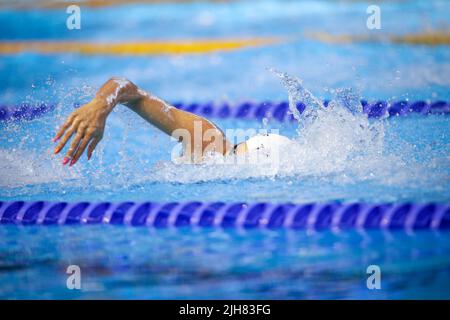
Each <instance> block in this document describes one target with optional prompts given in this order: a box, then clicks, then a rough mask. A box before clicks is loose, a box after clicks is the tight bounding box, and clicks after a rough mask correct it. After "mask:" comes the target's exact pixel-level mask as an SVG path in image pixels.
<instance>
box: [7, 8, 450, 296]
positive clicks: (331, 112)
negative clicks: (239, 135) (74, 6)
mask: <svg viewBox="0 0 450 320" xmlns="http://www.w3.org/2000/svg"><path fill="white" fill-rule="evenodd" d="M367 6H368V3H365V2H356V3H353V2H352V3H341V2H334V1H301V2H297V1H261V2H258V3H254V2H251V1H238V2H232V3H209V2H193V3H183V4H152V5H148V4H133V5H121V6H110V7H103V8H82V29H81V30H72V31H69V30H67V29H66V28H65V20H66V18H67V15H66V14H64V10H60V9H33V10H17V9H11V8H2V10H1V11H0V22H1V23H0V28H1V32H0V35H1V42H2V43H4V42H7V41H10V40H22V41H31V40H33V41H38V42H39V41H41V42H42V41H44V40H45V41H57V40H64V41H72V42H73V41H87V40H89V41H94V42H95V41H99V42H100V41H104V42H117V43H125V42H128V41H130V40H134V41H143V40H147V39H152V40H155V39H157V40H161V41H166V40H171V41H175V42H177V41H179V42H182V41H187V40H189V41H193V42H195V41H198V40H200V39H224V38H227V39H240V38H246V39H247V38H249V39H251V38H255V37H258V38H271V39H272V38H275V39H277V41H275V42H274V43H270V44H266V45H257V46H249V47H244V48H239V49H236V50H231V51H226V52H223V51H220V50H219V51H215V52H209V53H200V54H193V55H192V54H175V55H173V54H169V55H168V54H156V55H144V56H141V55H129V54H126V55H104V54H95V52H94V53H91V54H77V53H73V52H58V53H54V54H42V53H38V52H29V51H25V52H18V53H14V54H11V53H4V52H3V53H2V59H1V61H0V76H1V79H2V85H1V90H0V103H1V104H2V105H4V106H6V107H8V108H10V109H11V110H12V109H14V108H17V106H20V105H22V104H27V105H28V106H32V107H33V106H39V105H41V104H42V103H45V104H47V105H53V106H54V108H50V110H49V111H48V112H43V113H42V114H40V115H39V116H38V117H35V118H34V119H32V120H16V119H14V118H9V119H8V120H4V121H0V127H1V130H2V135H1V137H0V172H1V177H0V201H2V202H4V201H40V200H43V201H54V202H60V201H64V202H78V201H90V202H94V203H97V202H98V203H99V202H113V203H117V202H120V201H133V202H145V201H151V202H158V203H163V204H164V203H171V202H182V203H184V202H190V201H200V202H205V203H206V202H217V201H221V202H224V203H234V202H247V203H250V204H253V203H261V202H264V203H273V204H283V203H295V204H303V203H331V204H339V203H354V202H362V203H373V204H383V203H393V204H396V205H397V204H402V203H419V204H422V203H441V204H446V203H449V202H450V201H449V200H450V193H449V190H450V188H449V187H450V179H449V175H450V159H449V141H450V136H449V132H450V131H449V130H448V129H449V127H450V125H449V124H450V120H449V117H448V115H445V114H428V115H423V114H419V113H416V112H411V113H408V115H406V116H393V117H387V118H385V117H382V118H373V119H368V118H367V116H366V115H364V114H363V113H362V112H351V109H352V108H350V109H349V108H345V107H343V106H342V105H341V106H337V107H335V108H324V109H323V110H321V111H320V114H319V116H318V118H317V119H318V120H316V121H315V122H313V123H312V124H311V125H308V126H306V127H305V126H304V125H303V123H302V122H301V121H300V124H299V123H298V122H296V121H290V120H286V121H279V119H276V117H275V116H274V115H273V114H271V113H269V114H267V115H266V119H265V120H264V121H263V120H262V117H259V118H255V117H251V116H248V115H244V116H242V117H238V116H229V117H225V118H221V117H219V116H214V117H212V119H213V120H214V122H215V123H217V124H218V125H219V126H220V127H222V128H224V129H233V128H242V129H250V128H254V129H262V128H268V129H277V130H279V131H280V133H281V134H284V135H286V136H288V137H290V138H292V139H294V140H295V144H294V145H293V147H292V149H291V150H288V151H289V152H286V153H285V155H284V156H283V158H282V159H280V170H279V171H278V172H277V174H268V173H267V171H266V170H265V169H264V168H259V167H256V168H251V167H248V166H247V167H245V166H244V167H231V168H230V167H229V166H228V167H226V168H224V167H223V166H220V165H216V164H205V165H200V166H188V165H181V166H180V165H175V164H173V163H171V162H170V153H171V151H172V148H173V147H174V146H175V142H173V141H170V139H169V138H168V137H166V136H164V135H162V134H161V133H159V132H158V131H157V130H156V129H154V128H151V127H150V126H148V125H147V124H146V123H144V121H143V120H141V119H140V118H138V117H136V116H135V115H133V114H131V112H129V111H128V110H126V109H125V108H123V107H117V108H116V110H115V111H114V114H113V115H112V116H111V118H110V119H109V120H108V123H107V129H106V131H105V132H106V136H105V137H104V140H103V141H102V143H101V144H100V145H99V147H100V150H97V151H96V153H95V154H94V157H93V159H92V160H91V161H90V162H87V161H85V159H83V160H82V161H80V162H79V163H78V164H77V165H76V166H74V167H72V168H70V169H68V168H64V167H62V166H61V164H60V161H61V159H60V158H59V157H55V156H53V155H52V149H53V145H52V144H51V143H50V141H51V138H52V137H53V134H54V132H55V129H56V127H57V126H58V125H59V124H60V123H61V121H62V120H63V119H64V118H65V117H66V116H67V114H68V113H69V112H70V111H71V110H73V108H74V106H78V105H79V104H80V103H83V102H87V101H88V99H90V98H91V97H92V95H93V94H94V93H95V90H96V88H98V87H99V86H100V85H101V84H102V83H103V82H104V81H106V80H107V79H108V78H110V77H111V76H113V75H119V76H124V77H127V78H129V79H131V80H133V81H134V82H135V83H137V84H138V85H139V86H141V87H143V88H145V89H147V90H149V91H151V92H153V93H155V94H157V95H158V96H161V97H163V98H165V99H167V100H168V101H171V102H173V103H177V102H180V103H182V104H183V105H184V106H192V104H193V103H198V104H199V105H201V106H205V105H210V106H211V108H213V109H214V110H218V109H219V108H221V107H222V106H223V105H229V106H230V109H231V110H232V111H233V113H232V114H233V115H237V112H236V110H237V109H238V108H239V106H242V105H244V104H245V103H246V102H248V103H249V105H251V106H256V105H258V106H260V105H271V104H276V105H277V106H278V105H279V104H280V103H283V102H284V101H287V100H288V93H290V95H291V98H292V97H294V96H295V95H296V94H298V93H299V91H301V90H304V89H307V90H309V91H311V92H312V93H313V94H314V95H315V96H317V97H318V99H320V100H331V99H335V100H336V96H337V97H338V99H337V100H339V97H342V92H344V98H345V99H347V98H349V97H353V98H354V97H356V100H358V101H359V100H360V99H363V100H367V101H369V104H372V103H374V102H376V101H378V100H383V101H388V102H389V103H394V102H396V101H403V100H408V101H410V102H416V101H425V102H426V104H428V105H430V104H431V103H434V102H436V101H444V102H446V103H447V102H449V101H450V93H449V90H448V88H449V85H450V83H449V80H448V74H449V71H450V70H449V66H450V65H449V61H450V51H449V49H448V46H421V45H407V44H392V43H389V42H388V41H373V42H354V43H350V44H345V43H344V44H330V43H324V42H321V41H318V40H317V39H315V38H314V37H312V38H311V37H305V34H309V33H311V32H313V31H321V32H326V33H330V34H350V35H352V34H353V35H361V34H364V35H372V33H371V32H378V35H380V34H381V35H386V34H408V33H417V32H421V31H422V30H424V29H426V28H428V29H433V28H436V29H437V28H439V26H440V25H442V24H448V23H449V20H448V15H447V12H449V9H450V8H449V3H448V2H447V1H433V2H431V3H427V4H425V3H424V2H421V1H404V2H398V3H386V4H385V3H383V4H382V19H383V20H382V23H383V29H382V30H381V31H371V30H368V29H367V28H366V18H367V14H366V13H365V10H366V8H367ZM124 12H127V14H126V15H124V14H123V13H124ZM1 48H2V46H1V45H0V49H1ZM181 53H182V52H181ZM272 67H274V68H276V69H280V70H283V71H286V72H287V73H288V74H289V75H291V76H298V77H299V78H301V79H302V80H303V84H302V86H301V87H300V88H299V87H291V88H289V90H288V89H287V88H285V87H284V86H283V85H282V84H281V83H280V79H279V78H278V77H277V76H276V75H274V74H273V72H270V71H269V70H268V68H272ZM343 87H344V88H352V89H353V91H351V92H350V93H351V94H349V92H348V91H342V90H341V91H340V90H338V88H343ZM300 89H301V90H300ZM288 91H289V92H288ZM345 99H344V100H345ZM346 101H347V100H346ZM295 102H298V101H295ZM344 104H345V103H344ZM352 106H354V105H352ZM307 107H308V106H307ZM256 109H257V107H254V110H253V109H252V110H253V111H255V110H256ZM275 109H276V108H275ZM275 109H274V110H275ZM200 110H204V108H203V107H202V108H200V107H199V108H197V110H196V112H203V111H200ZM253 111H252V112H253ZM287 118H288V115H286V119H287ZM299 126H300V129H299ZM162 146H163V147H162ZM5 221H6V220H5ZM2 223H5V222H4V221H2ZM261 229H262V230H261ZM378 229H380V228H375V229H369V230H366V229H364V228H350V229H339V228H338V229H332V228H326V229H325V230H321V231H318V230H311V229H306V230H305V229H294V230H292V229H289V228H278V229H276V230H266V229H265V228H256V230H255V228H213V229H208V228H207V229H202V228H200V229H198V228H190V227H188V228H159V229H153V228H145V227H141V228H129V227H127V226H110V225H79V224H75V225H66V226H26V227H25V226H21V225H20V224H19V225H12V224H4V225H2V226H1V228H0V233H1V238H2V239H5V240H4V241H2V243H1V245H0V250H1V251H0V263H1V265H0V270H2V272H0V288H1V289H0V297H1V298H156V299H158V298H174V299H182V298H201V299H203V298H238V299H240V298H273V299H286V298H330V299H336V298H337V299H345V298H362V299H379V298H447V299H448V298H450V291H449V290H448V288H449V285H450V274H449V272H450V253H449V249H450V248H449V239H448V237H449V235H448V233H447V232H445V231H436V230H404V229H403V228H400V230H391V229H389V228H381V229H382V230H378ZM218 261H220V263H218ZM71 264H75V265H79V266H80V267H81V269H82V270H83V284H84V287H83V289H82V290H81V291H77V290H68V289H67V287H66V285H65V282H66V279H67V274H66V272H65V271H66V268H67V266H68V265H71ZM369 265H379V266H380V268H381V270H382V279H383V280H382V290H369V289H368V288H367V287H366V279H367V277H368V275H367V273H366V268H367V267H368V266H369Z"/></svg>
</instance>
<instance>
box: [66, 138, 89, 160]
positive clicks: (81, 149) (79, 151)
mask: <svg viewBox="0 0 450 320" xmlns="http://www.w3.org/2000/svg"><path fill="white" fill-rule="evenodd" d="M91 139H92V135H90V134H86V135H85V136H84V137H83V140H81V142H80V145H79V146H78V149H77V152H76V153H75V154H74V156H73V157H72V160H71V161H70V166H73V165H74V164H75V163H76V162H77V161H78V159H80V157H81V155H82V154H83V152H84V150H85V149H86V147H87V145H88V143H89V142H90V141H91Z"/></svg>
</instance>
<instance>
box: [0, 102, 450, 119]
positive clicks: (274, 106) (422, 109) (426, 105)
mask: <svg viewBox="0 0 450 320" xmlns="http://www.w3.org/2000/svg"><path fill="white" fill-rule="evenodd" d="M328 102H329V101H324V105H325V106H327V105H328ZM361 104H362V106H363V111H364V112H365V113H366V114H367V115H368V117H369V118H381V117H383V116H405V115H408V114H412V113H415V114H422V115H426V114H448V113H450V102H447V101H434V102H426V101H412V102H408V101H394V102H387V101H381V100H380V101H375V102H371V103H369V102H368V101H366V100H361ZM173 105H174V106H175V107H177V108H179V109H182V110H186V111H190V112H193V113H196V114H199V115H203V116H206V117H213V118H237V119H262V118H264V117H268V118H273V119H276V120H278V121H281V122H283V121H294V118H293V116H292V115H291V114H289V113H288V110H289V105H288V103H287V102H272V101H265V102H243V103H238V104H230V103H213V102H207V103H182V102H178V103H174V104H173ZM76 106H79V104H77V105H76ZM54 109H55V105H49V104H40V105H37V106H31V105H27V104H23V105H20V106H15V107H6V106H0V121H7V120H22V119H25V120H32V119H34V118H37V117H39V116H41V115H43V114H45V113H47V112H49V111H51V110H54ZM304 109H305V105H304V104H303V103H298V104H297V110H299V111H300V112H303V111H304Z"/></svg>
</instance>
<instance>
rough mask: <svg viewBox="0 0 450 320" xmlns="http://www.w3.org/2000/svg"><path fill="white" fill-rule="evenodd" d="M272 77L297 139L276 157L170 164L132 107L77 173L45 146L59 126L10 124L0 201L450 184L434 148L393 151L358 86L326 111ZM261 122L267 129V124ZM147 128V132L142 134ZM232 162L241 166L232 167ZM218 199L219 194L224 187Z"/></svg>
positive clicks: (119, 113)
mask: <svg viewBox="0 0 450 320" xmlns="http://www.w3.org/2000/svg"><path fill="white" fill-rule="evenodd" d="M270 71H271V72H273V73H274V74H275V75H276V76H277V77H279V78H280V80H281V83H282V84H283V85H284V86H285V88H286V90H287V92H288V95H289V109H290V112H291V113H292V114H293V116H294V117H295V119H296V120H297V122H298V128H297V135H296V136H295V137H291V138H292V139H291V143H290V144H289V145H288V146H284V147H283V148H282V149H280V150H279V154H278V155H277V157H274V158H271V159H269V161H263V162H261V163H258V164H242V161H235V159H232V161H229V160H230V159H229V158H230V157H231V158H233V157H236V156H227V157H223V156H220V155H214V156H212V157H210V158H208V159H206V161H205V162H204V163H202V164H198V165H191V164H176V163H173V162H171V161H170V160H168V157H169V154H170V150H168V149H170V147H167V142H166V141H167V140H164V139H166V136H163V135H162V134H161V133H159V132H157V131H156V130H153V129H151V128H150V127H149V126H148V124H146V123H145V122H144V121H143V120H142V122H139V121H141V120H139V119H140V118H138V117H136V115H134V114H132V112H131V111H129V110H127V109H126V108H120V107H119V108H116V111H115V112H114V114H115V115H114V116H113V117H111V118H112V119H110V120H108V123H109V125H112V126H113V128H114V130H111V129H112V128H107V129H106V131H105V137H104V139H103V141H102V143H100V145H99V147H98V149H97V150H96V151H95V154H94V155H95V159H96V160H94V161H91V162H90V163H86V162H84V161H80V162H79V163H78V164H77V165H76V166H75V167H74V168H71V171H68V170H67V169H66V168H64V167H62V166H61V164H60V160H59V159H57V158H55V157H52V156H51V149H49V144H48V141H49V140H50V137H51V136H52V133H53V131H54V127H50V126H49V125H48V122H47V121H48V119H36V120H33V121H32V122H29V123H28V124H26V123H25V124H22V123H15V124H14V123H10V124H8V125H7V126H6V127H5V130H4V133H5V135H3V137H1V142H2V143H1V148H0V172H1V176H0V188H1V195H2V196H3V197H5V196H6V197H15V196H16V197H17V196H22V197H23V196H30V195H32V194H33V193H34V194H36V195H39V194H47V193H49V192H50V193H52V194H61V192H67V194H70V191H72V192H74V193H77V192H80V190H89V193H92V192H94V196H95V192H107V193H108V194H110V195H112V196H113V197H114V195H115V194H117V193H120V192H123V191H124V190H129V189H138V190H139V192H140V193H141V194H144V195H145V194H146V192H147V194H148V193H150V192H151V193H153V192H154V190H153V188H155V184H156V185H158V184H164V183H166V184H167V183H169V184H173V183H176V184H179V183H181V184H189V185H190V187H189V188H193V189H195V188H196V187H197V186H198V183H212V184H214V185H222V184H223V181H227V183H226V184H224V185H227V184H229V183H231V184H232V185H234V184H236V183H238V184H239V182H238V181H240V180H248V179H250V180H251V179H255V178H257V179H263V180H266V182H267V181H269V182H268V183H271V182H270V181H274V179H286V182H289V181H290V182H292V181H313V182H314V183H312V184H313V185H316V186H317V187H318V188H321V187H320V186H321V185H322V186H323V185H327V184H334V185H339V186H343V185H358V184H360V183H363V182H370V183H375V184H376V185H378V186H380V185H381V186H400V187H402V188H406V187H408V186H410V185H411V181H414V187H415V188H426V189H427V190H434V191H435V192H442V191H441V190H445V188H446V186H447V185H448V181H449V179H448V172H447V171H445V170H442V166H444V167H445V163H448V161H449V159H448V158H447V159H442V158H439V157H435V158H433V156H432V155H433V152H429V150H428V151H426V152H429V154H430V156H429V158H430V160H429V161H427V163H421V162H420V161H415V160H414V157H413V156H412V155H413V154H414V152H416V150H415V147H414V146H412V145H410V144H408V143H406V142H404V141H402V140H401V139H398V138H395V146H394V147H392V146H390V148H388V149H387V148H386V145H385V144H386V141H385V140H386V133H385V131H386V129H387V128H388V127H389V121H388V120H377V121H369V119H368V118H367V116H366V115H365V114H363V112H362V106H361V103H360V97H359V94H358V93H356V92H355V91H353V90H352V89H338V90H335V91H334V94H335V96H334V98H333V100H332V101H330V103H329V104H328V106H327V107H325V106H324V105H323V104H322V103H321V102H320V100H319V99H318V98H316V97H315V96H314V95H313V94H312V93H311V92H310V91H308V90H307V89H305V88H304V87H303V85H302V81H301V80H300V79H298V78H296V77H291V76H289V75H288V74H286V73H282V72H279V71H275V70H272V69H271V70H270ZM299 102H302V103H304V104H305V105H306V109H305V111H304V112H303V113H301V114H300V113H299V111H298V110H297V104H298V103H299ZM63 104H64V103H63ZM61 108H62V106H59V107H58V109H57V110H56V113H57V119H55V120H56V122H55V127H56V126H58V125H59V124H60V123H62V121H63V120H64V117H61V116H60V114H61V113H62V111H61ZM247 125H250V123H249V124H247ZM262 126H263V127H265V128H267V127H268V122H267V119H266V120H264V123H263V125H262ZM223 129H228V128H223ZM145 130H149V131H148V132H147V133H145V134H144V133H142V132H144V131H145ZM224 131H226V130H224ZM42 132H45V135H46V137H45V139H44V140H43V139H40V138H39V135H41V133H42ZM47 136H48V137H47ZM35 137H36V138H35ZM34 139H36V141H34ZM47 139H48V141H47ZM9 140H11V141H9ZM18 140H19V141H18ZM32 140H33V141H32ZM50 148H52V146H50ZM166 149H167V150H166ZM421 152H425V151H421ZM434 154H435V153H434ZM161 159H164V160H162V161H160V160H161ZM271 160H273V161H271ZM235 162H237V163H239V165H233V163H235ZM447 167H448V166H447ZM267 179H270V180H267ZM231 181H233V182H231ZM261 183H263V182H261ZM194 184H197V185H194ZM40 186H42V188H40ZM180 188H181V189H183V190H185V188H184V187H180ZM41 189H42V190H41ZM157 189H158V188H157ZM157 189H156V190H157ZM217 194H218V196H219V197H220V190H219V191H217ZM239 194H241V191H240V189H239V188H237V189H236V197H237V196H238V195H239ZM267 196H270V195H267Z"/></svg>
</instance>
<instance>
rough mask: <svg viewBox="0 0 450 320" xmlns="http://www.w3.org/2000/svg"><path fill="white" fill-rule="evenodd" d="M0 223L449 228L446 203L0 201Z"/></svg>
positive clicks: (272, 227) (448, 206)
mask: <svg viewBox="0 0 450 320" xmlns="http://www.w3.org/2000/svg"><path fill="white" fill-rule="evenodd" d="M0 223H1V224H19V225H73V224H77V225H86V224H111V225H126V226H147V227H155V228H167V227H174V228H177V227H205V228H244V229H248V228H263V229H280V228H286V229H313V230H335V229H404V230H418V229H435V230H444V229H450V203H447V204H437V203H425V204H412V203H403V204H364V203H350V204H338V203H309V204H290V203H287V204H270V203H223V202H196V201H194V202H184V203H178V202H169V203H154V202H120V203H110V202H99V203H91V202H77V203H67V202H45V201H37V202H25V201H16V202H0Z"/></svg>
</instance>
